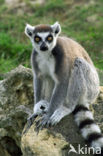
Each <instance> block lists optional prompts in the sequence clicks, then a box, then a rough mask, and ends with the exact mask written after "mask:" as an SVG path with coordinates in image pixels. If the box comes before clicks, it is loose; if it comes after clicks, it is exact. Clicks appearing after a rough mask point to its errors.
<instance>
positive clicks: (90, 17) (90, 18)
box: [87, 14, 98, 23]
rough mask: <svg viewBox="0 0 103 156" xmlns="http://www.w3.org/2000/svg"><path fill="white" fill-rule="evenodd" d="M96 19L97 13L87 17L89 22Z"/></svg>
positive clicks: (93, 21)
mask: <svg viewBox="0 0 103 156" xmlns="http://www.w3.org/2000/svg"><path fill="white" fill-rule="evenodd" d="M97 20H98V15H97V14H94V15H91V16H89V17H87V21H88V22H90V23H95V22H97Z"/></svg>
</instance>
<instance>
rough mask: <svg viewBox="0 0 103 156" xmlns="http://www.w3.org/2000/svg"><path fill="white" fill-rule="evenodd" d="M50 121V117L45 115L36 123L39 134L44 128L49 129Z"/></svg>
mask: <svg viewBox="0 0 103 156" xmlns="http://www.w3.org/2000/svg"><path fill="white" fill-rule="evenodd" d="M49 120H50V116H49V115H48V114H45V115H43V116H42V117H41V118H40V119H38V120H37V121H36V131H37V133H38V132H39V130H42V129H43V128H48V127H49V126H50V122H49Z"/></svg>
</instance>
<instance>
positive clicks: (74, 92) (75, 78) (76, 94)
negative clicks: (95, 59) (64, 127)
mask: <svg viewBox="0 0 103 156" xmlns="http://www.w3.org/2000/svg"><path fill="white" fill-rule="evenodd" d="M98 90H99V80H98V75H97V73H96V70H95V69H94V67H93V66H92V65H90V64H89V63H88V62H87V61H85V60H84V59H82V58H76V59H75V62H74V68H73V70H72V73H71V78H70V81H69V86H68V93H67V101H68V103H66V107H65V106H61V107H60V108H58V109H57V110H56V111H55V112H54V113H53V115H52V116H51V118H50V121H49V124H51V125H55V124H57V123H58V122H59V121H60V120H61V119H62V118H63V117H64V116H66V115H69V114H70V113H72V112H73V110H74V109H75V107H76V106H77V104H80V105H85V106H87V107H89V103H92V102H93V100H94V99H95V98H96V97H97V95H98ZM64 104H65V103H64Z"/></svg>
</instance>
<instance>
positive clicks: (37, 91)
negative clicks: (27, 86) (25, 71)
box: [34, 76, 42, 103]
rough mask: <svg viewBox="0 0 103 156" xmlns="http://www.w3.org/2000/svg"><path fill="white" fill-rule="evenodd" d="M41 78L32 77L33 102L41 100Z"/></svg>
mask: <svg viewBox="0 0 103 156" xmlns="http://www.w3.org/2000/svg"><path fill="white" fill-rule="evenodd" d="M41 86H42V80H41V78H40V77H38V76H35V77H34V100H35V103H37V102H39V101H40V100H41V89H42V87H41Z"/></svg>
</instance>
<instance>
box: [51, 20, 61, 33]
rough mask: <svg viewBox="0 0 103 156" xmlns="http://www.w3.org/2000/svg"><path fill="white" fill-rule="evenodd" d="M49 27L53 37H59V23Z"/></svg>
mask: <svg viewBox="0 0 103 156" xmlns="http://www.w3.org/2000/svg"><path fill="white" fill-rule="evenodd" d="M51 27H52V29H53V32H54V33H55V35H59V34H60V33H61V26H60V24H59V22H56V23H54V24H53V25H51Z"/></svg>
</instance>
